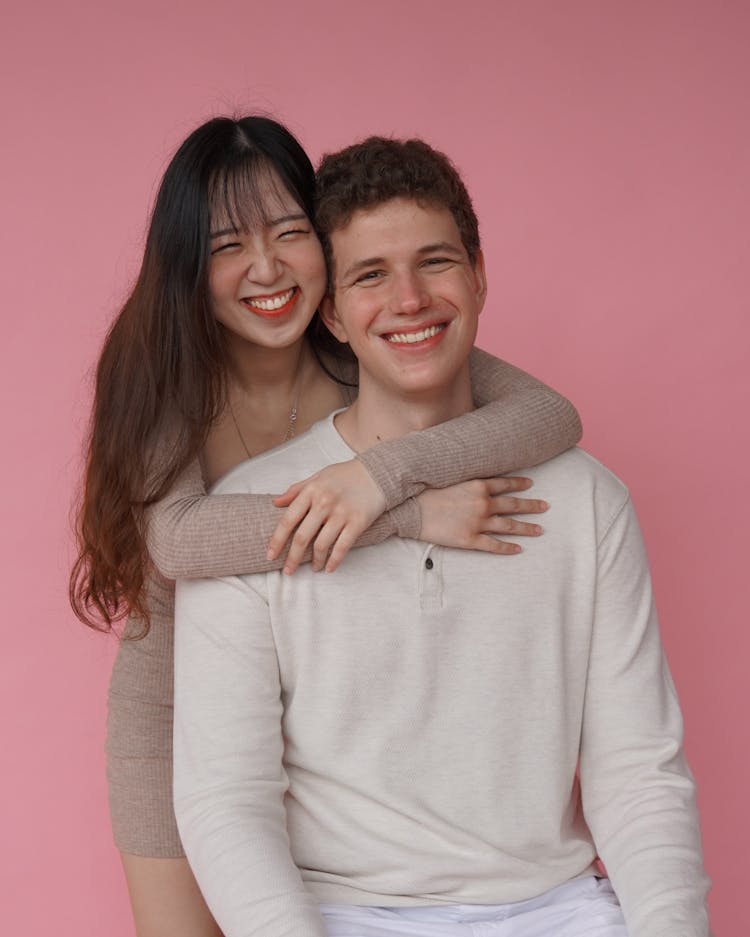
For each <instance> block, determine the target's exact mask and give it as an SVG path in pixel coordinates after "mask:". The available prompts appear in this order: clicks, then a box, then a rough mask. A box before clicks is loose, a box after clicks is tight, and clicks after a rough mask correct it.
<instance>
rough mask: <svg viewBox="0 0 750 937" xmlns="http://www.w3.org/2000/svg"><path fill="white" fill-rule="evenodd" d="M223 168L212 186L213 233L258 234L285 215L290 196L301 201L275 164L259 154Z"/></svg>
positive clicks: (245, 157)
mask: <svg viewBox="0 0 750 937" xmlns="http://www.w3.org/2000/svg"><path fill="white" fill-rule="evenodd" d="M243 155H244V158H243V159H242V160H239V161H235V162H234V163H232V164H229V165H227V166H224V167H222V168H221V169H220V170H219V171H218V172H216V173H215V175H214V177H213V178H212V180H211V182H210V184H209V187H208V210H209V217H210V224H211V231H212V232H214V231H218V230H225V229H229V230H234V231H255V230H257V229H258V228H262V227H265V226H266V225H268V224H269V223H270V222H271V221H272V219H273V218H275V217H277V216H278V214H281V213H283V211H282V210H283V209H284V206H285V204H288V200H289V197H290V196H291V197H292V198H294V200H295V202H297V201H298V199H297V197H296V196H295V194H294V193H293V192H290V191H289V190H288V188H287V186H286V185H285V184H284V182H283V181H282V179H281V177H280V176H279V173H278V172H277V170H276V168H275V167H274V166H273V164H272V162H271V161H270V160H269V159H267V158H266V157H264V156H262V155H261V154H259V153H257V152H256V153H245V154H243Z"/></svg>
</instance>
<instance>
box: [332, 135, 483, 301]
mask: <svg viewBox="0 0 750 937" xmlns="http://www.w3.org/2000/svg"><path fill="white" fill-rule="evenodd" d="M394 198H408V199H413V200H414V201H416V202H419V203H420V204H423V205H430V206H434V207H437V208H447V209H448V210H449V211H450V213H451V214H452V215H453V219H454V221H455V222H456V226H457V227H458V231H459V234H460V235H461V242H462V243H463V245H464V247H465V248H466V253H467V254H468V255H469V260H471V262H472V263H473V262H474V261H475V260H476V258H477V254H478V253H479V249H480V241H479V223H478V222H477V216H476V214H475V212H474V206H473V205H472V203H471V198H470V197H469V193H468V191H467V190H466V186H465V185H464V183H463V180H462V179H461V176H460V175H459V173H458V170H457V169H456V167H455V166H454V165H453V163H452V162H451V161H450V160H449V159H448V157H447V156H446V155H445V154H444V153H441V152H439V151H438V150H436V149H434V148H433V147H431V146H430V145H429V144H428V143H425V142H424V140H418V139H411V140H395V139H392V138H390V137H368V138H367V139H366V140H363V141H362V142H361V143H355V144H353V145H352V146H348V147H346V148H345V149H343V150H339V152H338V153H327V154H326V155H325V156H324V157H323V159H322V160H321V163H320V166H319V167H318V172H317V191H316V197H315V225H316V228H317V230H318V236H319V237H320V241H321V243H322V245H323V251H324V252H325V258H326V265H327V267H328V277H329V288H331V289H332V286H333V275H334V262H333V255H332V251H331V239H330V236H331V234H332V233H333V232H334V231H337V230H339V229H340V228H343V227H345V226H346V225H347V224H348V223H349V221H350V220H351V218H352V215H354V213H355V212H357V211H359V210H360V209H363V208H373V207H375V206H376V205H382V204H383V202H388V201H390V200H391V199H394Z"/></svg>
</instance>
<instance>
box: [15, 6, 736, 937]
mask: <svg viewBox="0 0 750 937" xmlns="http://www.w3.org/2000/svg"><path fill="white" fill-rule="evenodd" d="M748 10H749V8H748V5H747V4H745V3H743V2H742V0H738V2H736V3H732V2H729V0H703V2H691V0H631V2H626V0H620V2H615V0H609V2H607V0H591V2H578V0H568V2H566V3H561V2H555V0H549V2H546V3H544V2H538V0H527V2H521V0H515V2H503V0H486V2H481V0H468V2H464V3H461V4H438V3H434V2H431V0H430V2H428V0H411V2H403V0H379V2H377V3H369V4H362V3H356V2H355V3H352V2H343V0H342V2H340V3H337V2H333V0H318V2H316V3H311V2H310V3H309V2H307V0H287V2H286V3H277V4H271V3H265V2H264V3H253V2H248V0H245V2H243V3H234V2H230V0H214V2H213V4H210V5H209V4H205V3H197V2H190V0H184V2H181V3H176V2H175V3H167V2H165V0H149V2H148V3H146V2H144V0H132V2H129V3H127V4H126V3H124V2H123V3H116V2H112V3H103V4H94V3H84V2H82V0H78V2H75V0H74V2H72V3H64V4H57V3H53V2H52V0H47V2H46V3H45V2H42V3H39V4H34V3H33V2H32V3H31V4H29V5H26V6H24V7H23V9H22V7H21V5H20V4H17V5H16V6H15V7H14V8H13V10H12V12H6V13H4V16H3V39H2V40H0V41H1V42H2V44H3V46H4V48H2V49H0V69H2V75H1V76H0V77H1V78H2V81H1V82H0V87H2V94H3V97H4V100H3V106H2V114H3V115H4V123H5V128H4V130H5V132H4V134H3V144H2V149H1V150H0V153H2V156H1V158H2V161H3V171H2V173H1V174H0V204H2V206H3V217H4V219H5V220H4V223H3V225H2V229H1V230H2V233H0V238H1V239H2V244H1V247H2V259H3V262H2V270H3V273H2V283H3V290H2V297H3V303H2V305H3V320H4V321H5V323H6V325H5V329H6V332H5V338H4V341H3V342H2V352H1V353H2V358H3V360H2V366H1V367H0V381H2V387H3V394H2V399H3V402H4V419H3V423H4V427H3V438H4V440H5V445H4V452H5V456H4V460H3V462H4V467H3V472H4V488H5V498H4V502H5V503H4V508H3V518H4V522H3V533H4V535H3V539H2V547H0V549H2V563H1V564H0V568H2V574H3V594H4V597H5V611H4V622H5V623H4V625H3V631H4V638H3V645H4V653H3V654H2V657H1V659H0V668H1V669H2V673H1V674H0V694H2V698H0V713H1V714H2V715H0V719H2V721H3V739H4V740H5V741H4V748H3V760H2V769H1V771H0V786H1V788H0V789H1V791H2V797H1V798H0V802H1V803H2V808H1V809H2V821H1V828H2V831H3V833H2V841H3V843H4V847H3V848H2V851H1V855H0V883H2V892H3V894H4V896H5V897H4V899H3V910H2V918H3V923H4V927H5V929H6V930H7V932H8V933H11V932H12V933H17V934H23V935H24V937H42V935H44V937H47V935H48V934H50V933H53V932H54V933H55V934H56V935H57V937H88V935H92V937H93V935H97V937H98V935H102V934H106V935H108V937H132V933H133V931H132V925H131V924H130V921H129V916H128V909H127V903H126V896H125V892H124V886H123V882H122V879H121V874H120V869H119V865H118V858H117V855H116V853H115V851H114V849H113V847H112V845H111V842H110V834H109V828H108V819H107V809H106V803H105V784H104V777H103V756H102V742H103V736H104V716H105V706H104V701H105V692H106V684H107V679H108V670H109V665H110V661H111V659H112V656H113V650H114V647H113V642H112V641H110V640H108V639H106V638H101V637H97V636H95V635H94V634H91V633H89V632H87V631H86V630H85V629H84V628H83V627H81V626H80V625H79V624H78V623H77V622H76V620H75V619H74V618H73V616H72V614H71V612H70V611H69V610H68V607H67V604H66V595H65V590H66V575H67V567H68V564H69V561H70V557H71V548H70V545H69V534H68V520H67V512H68V505H69V501H70V497H71V491H72V489H73V486H74V484H75V481H76V478H77V471H78V459H79V449H80V442H81V436H82V432H83V427H84V423H85V418H86V412H87V406H88V401H89V382H88V374H89V370H90V368H91V366H92V364H93V362H94V360H95V356H96V353H97V348H98V346H99V344H100V341H101V339H102V336H103V332H104V329H105V327H106V324H107V322H108V321H109V319H110V317H111V315H112V312H113V310H114V308H115V307H116V305H117V303H118V301H119V300H120V299H121V298H122V296H123V292H124V290H125V288H126V286H127V284H128V282H129V280H130V278H131V276H132V275H133V273H134V270H135V269H136V265H137V262H138V254H139V249H140V245H141V237H142V233H143V230H144V222H145V217H146V209H147V206H148V205H149V202H150V200H151V198H152V196H153V193H154V187H155V182H156V180H157V178H158V176H159V174H160V172H161V170H162V168H163V167H164V164H165V161H166V159H167V157H168V154H169V153H170V151H171V150H172V148H173V147H174V146H175V144H176V143H177V142H178V141H179V140H180V139H181V138H182V137H183V136H184V135H185V134H186V132H187V131H188V130H189V129H191V128H192V127H193V125H194V124H196V123H197V122H199V121H200V120H202V119H203V118H205V117H207V116H209V115H211V114H215V113H221V112H226V111H228V110H232V109H235V108H236V109H240V110H247V109H253V108H255V109H257V108H264V109H266V110H270V111H273V112H275V113H276V114H278V115H280V116H281V117H282V118H283V119H285V120H286V121H287V122H288V123H289V124H290V126H291V127H292V128H293V129H294V130H295V131H297V132H298V134H299V135H300V136H301V138H302V140H303V141H304V142H305V143H306V144H307V146H308V147H309V149H310V152H311V153H312V154H313V155H314V156H316V157H317V156H318V155H320V153H321V152H322V150H323V149H324V148H333V147H337V146H339V145H341V144H344V143H347V142H350V141H351V140H352V139H354V138H355V137H357V136H361V135H363V134H366V133H369V132H373V131H380V132H395V133H398V134H408V133H414V134H422V135H424V136H426V137H428V138H429V139H430V140H432V141H434V142H435V143H436V144H438V145H440V146H442V147H443V148H445V149H446V150H447V151H448V152H449V153H450V154H451V155H452V156H453V157H454V158H455V159H456V161H457V162H458V164H459V165H460V167H461V168H462V169H463V170H464V172H465V175H466V177H467V179H468V180H469V182H470V186H471V188H472V190H473V192H474V195H475V199H476V203H477V205H478V207H479V210H480V215H481V219H482V227H483V233H484V238H485V246H486V254H487V258H488V266H489V270H490V275H491V280H490V291H491V292H490V295H491V301H490V303H489V307H488V310H487V311H486V312H485V315H484V316H483V320H484V321H483V323H482V329H483V332H482V342H483V344H484V345H485V346H486V347H488V348H490V349H492V350H494V351H496V352H499V353H500V354H502V355H504V356H506V357H508V358H510V359H511V360H512V361H515V362H517V363H519V364H521V365H522V366H524V367H527V368H528V369H530V370H532V371H534V372H535V373H537V374H539V375H542V376H544V377H545V378H546V379H547V380H548V381H549V382H551V383H553V384H554V385H556V386H557V387H559V388H561V389H562V390H563V391H564V392H566V393H567V394H568V395H570V396H571V397H572V398H573V399H574V400H575V401H576V402H577V403H578V405H579V407H580V409H581V411H582V413H583V416H584V420H585V424H586V438H585V443H586V445H587V447H588V448H589V449H590V450H591V451H592V452H594V453H595V454H596V455H598V456H600V457H601V458H602V459H603V460H604V461H606V462H607V463H608V464H609V465H610V466H611V467H612V468H613V469H614V470H615V471H616V472H618V474H620V475H621V476H623V477H624V478H625V479H626V480H627V482H628V483H629V485H630V486H631V489H632V491H633V493H634V497H635V501H636V503H637V505H638V507H639V509H640V513H641V516H642V520H643V526H644V528H645V533H646V538H647V542H648V545H649V549H650V555H651V559H652V564H653V570H654V577H655V583H656V591H657V598H658V601H659V605H660V610H661V615H662V620H663V631H664V639H665V642H666V644H667V647H668V651H669V654H670V659H671V662H672V666H673V670H674V672H675V678H676V682H677V685H678V688H679V690H680V693H681V696H682V699H683V703H684V709H685V713H686V718H687V727H688V729H687V747H688V751H689V755H690V758H691V761H692V764H693V767H694V771H695V774H696V776H697V780H698V783H699V788H700V804H701V808H702V814H703V824H704V835H705V843H706V854H707V863H708V868H709V872H710V874H711V875H712V877H713V879H714V882H715V886H714V891H713V896H712V904H713V913H714V927H715V929H716V931H717V932H718V933H719V934H721V935H723V937H740V935H744V934H745V933H746V924H745V926H744V927H743V926H742V924H743V921H744V922H746V921H747V913H746V907H745V906H746V899H745V894H744V893H745V888H746V884H745V878H746V873H745V867H746V864H747V863H746V854H747V846H748V839H750V823H749V822H748V817H749V813H750V811H749V810H748V804H747V794H746V792H747V790H748V789H750V756H749V755H748V749H747V744H746V742H747V731H746V713H747V708H748V691H747V680H746V679H745V669H746V661H747V658H748V651H750V646H749V643H750V638H748V630H747V628H746V623H747V616H746V614H743V612H744V604H746V602H747V599H745V603H743V602H742V598H741V595H743V594H744V595H746V593H747V589H746V583H747V570H746V566H747V559H748V550H747V542H748V534H747V531H748V527H749V526H750V525H749V524H748V522H749V521H750V512H749V511H748V506H747V502H748V485H747V463H748V457H749V456H750V452H749V451H748V450H749V448H750V447H749V444H748V432H747V409H748V403H750V399H749V395H748V375H747V372H748V358H749V356H748V351H749V350H750V348H749V343H748V338H749V337H750V336H749V334H748V333H749V331H750V329H749V327H748V300H747V297H748V291H747V285H748V283H747V281H748V274H747V270H748V257H749V256H750V251H749V250H748V246H749V245H748V218H749V213H748V208H749V207H750V206H749V205H748V201H749V200H750V197H749V192H750V188H749V187H748V181H749V180H748V169H747V167H748V163H749V158H750V152H749V149H750V146H749V145H750V133H749V128H748V123H749V117H750V110H749V109H748V107H747V94H748V88H749V87H750V65H749V63H750V57H748V54H747V50H748V48H749V47H750V16H749V15H748ZM741 904H742V906H743V908H744V912H743V910H741Z"/></svg>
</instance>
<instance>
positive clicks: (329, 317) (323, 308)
mask: <svg viewBox="0 0 750 937" xmlns="http://www.w3.org/2000/svg"><path fill="white" fill-rule="evenodd" d="M318 311H319V312H320V318H321V319H322V320H323V322H325V324H326V325H327V326H328V328H329V329H330V331H331V332H333V334H334V335H335V336H336V338H337V339H338V340H339V341H340V342H342V343H343V344H346V343H347V342H348V341H349V336H348V335H347V334H346V330H345V329H344V326H343V325H342V324H341V321H340V319H339V317H338V315H337V313H336V302H335V300H334V299H333V297H332V296H331V294H330V293H326V294H325V296H324V297H323V300H322V302H321V304H320V306H319V309H318Z"/></svg>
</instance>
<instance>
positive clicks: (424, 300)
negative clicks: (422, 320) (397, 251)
mask: <svg viewBox="0 0 750 937" xmlns="http://www.w3.org/2000/svg"><path fill="white" fill-rule="evenodd" d="M391 301H392V304H393V309H394V311H395V312H398V313H401V314H402V315H413V314H414V313H415V312H419V311H420V309H424V308H425V306H427V305H429V302H430V295H429V293H428V291H427V290H426V289H425V286H424V284H423V283H422V281H421V278H420V277H419V275H418V274H417V273H416V272H413V271H408V272H404V273H400V274H399V275H398V276H396V277H394V279H393V291H392V296H391Z"/></svg>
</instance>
